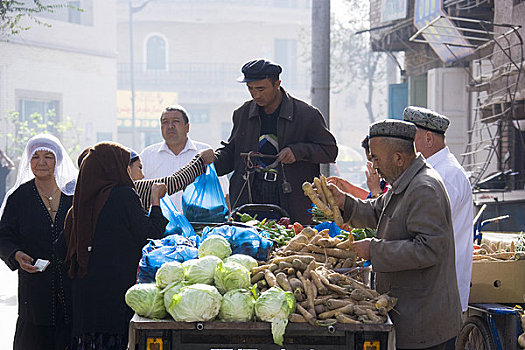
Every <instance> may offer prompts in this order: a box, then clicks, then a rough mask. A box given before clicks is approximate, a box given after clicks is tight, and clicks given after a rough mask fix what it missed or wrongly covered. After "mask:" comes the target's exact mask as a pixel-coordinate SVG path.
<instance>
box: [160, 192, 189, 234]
mask: <svg viewBox="0 0 525 350" xmlns="http://www.w3.org/2000/svg"><path fill="white" fill-rule="evenodd" d="M160 209H161V210H162V215H164V217H165V218H166V219H168V221H169V222H168V224H167V225H166V229H165V230H164V236H169V235H173V234H178V235H181V236H183V237H186V238H190V239H193V240H194V239H195V238H194V237H195V230H193V227H192V226H191V224H190V222H189V221H188V219H187V218H186V217H185V216H184V215H182V214H181V213H179V211H178V210H177V208H176V207H175V204H173V201H172V200H171V198H170V197H169V196H167V195H166V196H164V197H163V198H161V199H160ZM191 237H193V238H191Z"/></svg>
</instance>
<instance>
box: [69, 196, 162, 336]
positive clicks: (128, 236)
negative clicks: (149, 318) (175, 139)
mask: <svg viewBox="0 0 525 350" xmlns="http://www.w3.org/2000/svg"><path fill="white" fill-rule="evenodd" d="M167 223H168V221H167V220H166V219H165V218H164V216H162V212H161V210H160V207H158V206H154V207H152V209H151V213H150V216H149V217H148V216H147V215H146V213H145V212H144V209H143V208H142V205H141V203H140V199H139V197H138V195H137V193H136V192H135V190H133V189H132V188H131V187H126V186H119V187H115V188H114V189H113V190H112V191H111V194H110V195H109V197H108V200H107V202H106V204H105V205H104V207H103V208H102V211H101V212H100V215H99V216H98V221H97V225H96V229H95V236H94V238H93V246H92V253H91V256H90V258H89V265H88V272H87V274H86V276H85V277H83V278H74V279H73V336H77V337H78V336H81V335H83V334H86V333H105V334H117V335H118V334H121V335H126V334H127V331H128V326H129V321H130V319H131V317H132V315H133V311H132V310H131V309H130V308H129V307H128V306H127V305H126V303H125V301H124V295H125V294H126V291H127V290H128V288H130V287H131V286H133V285H134V284H135V283H136V279H137V267H138V263H139V260H140V258H141V256H142V247H143V246H144V245H145V244H146V243H147V239H148V238H161V237H162V236H163V234H164V228H165V226H166V224H167Z"/></svg>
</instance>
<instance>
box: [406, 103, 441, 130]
mask: <svg viewBox="0 0 525 350" xmlns="http://www.w3.org/2000/svg"><path fill="white" fill-rule="evenodd" d="M403 119H404V120H405V121H407V122H412V123H414V124H416V126H417V127H418V128H422V129H425V130H429V131H432V132H437V133H438V134H444V133H445V131H447V128H448V126H449V124H450V120H449V119H448V118H447V117H445V116H444V115H441V114H439V113H437V112H434V111H432V110H430V109H427V108H423V107H415V106H408V107H407V108H405V110H404V111H403Z"/></svg>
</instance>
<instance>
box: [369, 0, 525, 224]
mask: <svg viewBox="0 0 525 350" xmlns="http://www.w3.org/2000/svg"><path fill="white" fill-rule="evenodd" d="M370 4H371V6H370V8H371V11H370V20H371V29H370V30H371V44H372V46H373V48H374V49H375V50H379V51H386V52H397V51H403V52H404V55H405V59H404V62H403V63H402V65H401V66H402V69H403V71H402V72H403V75H404V76H405V82H404V84H402V85H403V86H400V88H401V90H403V89H404V92H405V96H406V98H405V99H404V100H403V101H402V102H403V103H401V104H400V105H401V107H402V106H403V105H405V106H406V105H419V106H423V107H428V108H430V109H434V110H436V111H438V112H440V113H443V114H444V115H446V116H448V117H449V118H450V119H451V126H450V127H449V129H448V132H447V144H448V145H449V147H450V149H451V151H452V152H453V153H454V155H455V156H456V158H458V160H459V161H460V162H461V163H462V165H463V167H464V168H465V169H466V170H467V172H468V173H469V174H470V180H471V184H472V187H473V191H474V194H475V199H476V201H477V203H479V204H481V203H488V204H490V207H489V210H487V211H486V215H487V216H490V215H492V216H497V215H501V214H504V213H509V214H511V218H510V219H509V220H506V221H505V222H503V223H501V224H498V225H499V227H498V228H499V229H507V230H523V229H524V228H525V221H524V220H523V219H522V218H521V215H519V211H520V210H521V211H522V210H523V209H525V204H524V203H525V190H524V185H525V154H524V150H525V109H524V105H525V83H524V80H523V77H524V76H523V75H524V70H523V62H524V56H523V40H522V36H523V35H524V34H525V31H524V29H523V25H524V24H525V1H522V0H439V1H428V0H403V1H392V0H370ZM520 26H521V27H520ZM389 98H390V101H389V103H390V104H392V102H393V101H398V102H399V100H400V99H399V96H396V95H395V94H392V95H391V96H389ZM400 110H402V108H399V109H398V114H399V111H400ZM502 201H503V202H505V204H501V202H502ZM514 212H516V213H514ZM516 214H517V215H516Z"/></svg>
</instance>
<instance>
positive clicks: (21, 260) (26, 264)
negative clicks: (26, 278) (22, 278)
mask: <svg viewBox="0 0 525 350" xmlns="http://www.w3.org/2000/svg"><path fill="white" fill-rule="evenodd" d="M15 260H16V261H17V262H18V265H20V268H21V269H22V270H24V271H25V272H28V273H35V272H38V267H36V266H33V261H34V259H33V258H32V257H30V256H29V255H27V254H26V253H24V252H23V251H21V250H19V251H17V252H16V253H15Z"/></svg>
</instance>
